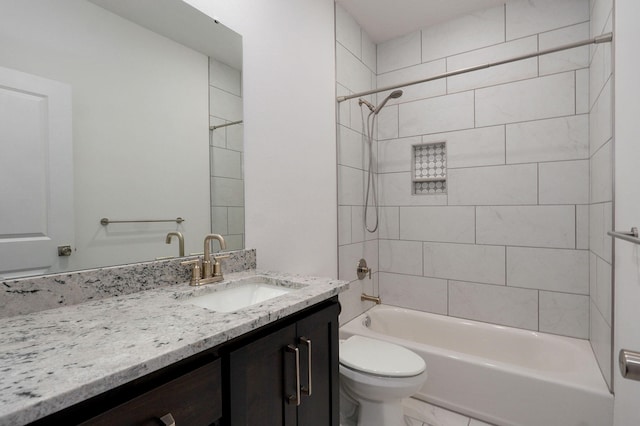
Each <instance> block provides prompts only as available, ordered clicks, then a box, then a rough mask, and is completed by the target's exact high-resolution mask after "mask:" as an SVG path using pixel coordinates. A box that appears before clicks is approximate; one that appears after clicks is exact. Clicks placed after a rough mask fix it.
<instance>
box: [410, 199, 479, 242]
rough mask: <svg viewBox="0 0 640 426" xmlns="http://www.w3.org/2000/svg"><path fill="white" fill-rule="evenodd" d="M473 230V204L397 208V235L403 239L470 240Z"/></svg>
mask: <svg viewBox="0 0 640 426" xmlns="http://www.w3.org/2000/svg"><path fill="white" fill-rule="evenodd" d="M474 231H475V208H474V207H453V206H451V207H449V206H446V207H401V208H400V239H403V240H417V241H434V242H452V243H471V244H473V243H474V242H475V235H474ZM421 248H422V246H421Z"/></svg>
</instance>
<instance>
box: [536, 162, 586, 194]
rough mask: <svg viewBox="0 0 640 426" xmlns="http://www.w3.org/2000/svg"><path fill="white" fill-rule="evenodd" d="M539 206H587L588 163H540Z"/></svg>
mask: <svg viewBox="0 0 640 426" xmlns="http://www.w3.org/2000/svg"><path fill="white" fill-rule="evenodd" d="M538 167H539V173H540V178H539V186H540V189H539V191H540V204H588V203H589V162H588V161H587V160H578V161H558V162H553V163H540V165H539V166H538Z"/></svg>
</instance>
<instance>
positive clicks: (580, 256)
mask: <svg viewBox="0 0 640 426" xmlns="http://www.w3.org/2000/svg"><path fill="white" fill-rule="evenodd" d="M507 283H508V285H510V286H515V287H526V288H532V289H539V290H549V291H559V292H565V293H575V294H589V252H588V251H586V250H559V249H543V248H526V247H507Z"/></svg>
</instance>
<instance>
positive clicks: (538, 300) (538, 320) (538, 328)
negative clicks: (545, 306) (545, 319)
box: [538, 290, 540, 331]
mask: <svg viewBox="0 0 640 426" xmlns="http://www.w3.org/2000/svg"><path fill="white" fill-rule="evenodd" d="M538 331H540V290H538Z"/></svg>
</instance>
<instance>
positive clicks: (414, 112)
mask: <svg viewBox="0 0 640 426" xmlns="http://www.w3.org/2000/svg"><path fill="white" fill-rule="evenodd" d="M473 97H474V96H473V92H462V93H457V94H454V95H447V96H439V97H435V98H430V99H425V100H422V101H415V102H409V103H405V104H400V118H399V124H400V134H399V136H401V137H404V136H415V135H422V134H427V133H440V132H448V131H452V130H461V129H468V128H472V127H474V124H473V120H474V111H473Z"/></svg>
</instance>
